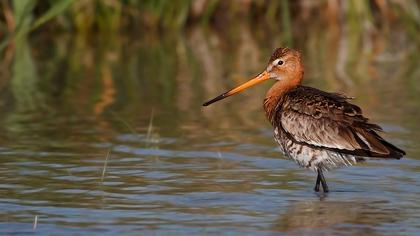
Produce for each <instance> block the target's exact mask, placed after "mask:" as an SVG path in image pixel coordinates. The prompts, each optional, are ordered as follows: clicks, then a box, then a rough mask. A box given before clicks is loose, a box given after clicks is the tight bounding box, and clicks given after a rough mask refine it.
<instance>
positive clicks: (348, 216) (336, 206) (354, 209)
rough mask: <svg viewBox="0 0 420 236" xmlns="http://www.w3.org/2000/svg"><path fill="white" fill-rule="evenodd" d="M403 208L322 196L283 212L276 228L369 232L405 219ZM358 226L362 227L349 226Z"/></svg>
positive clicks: (279, 229)
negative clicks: (403, 217)
mask: <svg viewBox="0 0 420 236" xmlns="http://www.w3.org/2000/svg"><path fill="white" fill-rule="evenodd" d="M401 218H402V214H401V211H400V210H399V209H397V208H395V207H393V206H392V207H391V205H390V204H389V203H388V202H387V201H380V200H377V201H367V200H352V201H329V200H328V199H327V198H326V195H320V200H319V201H308V202H295V203H293V204H291V205H290V206H289V208H288V209H287V211H286V212H284V213H283V214H282V215H280V216H279V217H278V218H277V219H276V221H275V223H274V224H273V228H272V230H275V231H280V232H312V233H315V232H319V233H323V234H324V233H326V234H328V233H332V234H333V233H334V232H335V231H337V232H340V231H343V230H346V232H347V231H348V230H351V231H354V232H350V231H348V233H350V234H353V233H354V234H356V233H363V234H366V233H369V234H372V233H374V231H375V227H374V226H378V225H380V224H384V223H392V222H397V221H399V220H401ZM350 225H352V226H354V225H357V226H358V227H349V226H350Z"/></svg>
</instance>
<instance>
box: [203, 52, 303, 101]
mask: <svg viewBox="0 0 420 236" xmlns="http://www.w3.org/2000/svg"><path fill="white" fill-rule="evenodd" d="M302 76H303V65H302V62H301V57H300V53H299V52H297V51H295V50H293V49H289V48H277V49H276V50H275V51H274V53H273V54H272V55H271V57H270V60H269V61H268V65H267V67H266V69H265V70H264V71H263V72H262V73H260V74H259V75H257V76H256V77H254V78H253V79H251V80H249V81H247V82H245V83H243V84H241V85H239V86H238V87H236V88H234V89H231V90H229V91H227V92H226V93H223V94H221V95H219V96H217V97H215V98H213V99H211V100H209V101H207V102H205V103H204V104H203V106H208V105H210V104H212V103H214V102H217V101H219V100H222V99H224V98H227V97H229V96H232V95H234V94H237V93H239V92H241V91H243V90H245V89H247V88H249V87H252V86H254V85H256V84H259V83H261V82H263V81H266V80H269V79H275V80H277V81H285V82H295V81H294V80H298V81H297V82H300V80H301V79H302Z"/></svg>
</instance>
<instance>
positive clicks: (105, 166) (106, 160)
mask: <svg viewBox="0 0 420 236" xmlns="http://www.w3.org/2000/svg"><path fill="white" fill-rule="evenodd" d="M111 150H112V149H111V148H110V149H109V150H108V153H107V154H106V158H105V163H104V168H103V169H102V176H101V182H102V183H103V182H104V178H105V173H106V168H107V167H108V160H109V156H110V155H111Z"/></svg>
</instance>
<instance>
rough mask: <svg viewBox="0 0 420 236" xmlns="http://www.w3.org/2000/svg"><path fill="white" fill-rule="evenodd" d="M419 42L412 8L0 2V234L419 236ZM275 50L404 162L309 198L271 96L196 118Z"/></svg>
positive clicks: (266, 1) (284, 2)
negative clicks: (360, 112)
mask: <svg viewBox="0 0 420 236" xmlns="http://www.w3.org/2000/svg"><path fill="white" fill-rule="evenodd" d="M419 30H420V11H419V1H417V0H366V1H364V0H360V1H359V0H349V1H341V0H319V1H317V0H297V1H292V0H290V1H289V0H278V1H276V0H232V1H222V0H173V1H170V0H139V1H136V0H45V1H44V0H43V1H41V0H38V1H36V0H0V114H1V116H0V182H1V183H2V184H1V188H0V191H1V193H2V194H1V195H2V198H3V199H1V200H0V222H2V223H1V224H0V226H3V227H2V228H0V232H2V233H12V232H13V233H14V232H21V233H27V232H30V231H32V230H33V229H32V228H35V229H36V230H39V231H41V232H52V231H54V230H57V232H63V231H64V232H68V233H74V232H79V233H80V232H86V231H91V233H95V232H111V233H121V232H122V233H124V232H125V233H127V232H128V233H130V232H136V230H139V229H141V230H145V229H147V230H150V231H153V232H156V231H157V232H161V233H168V232H172V233H174V232H175V233H176V232H178V233H179V232H182V233H196V234H197V233H202V232H207V233H220V232H225V230H230V231H232V232H234V233H235V232H236V233H244V232H245V233H250V234H253V235H255V234H256V233H258V232H268V233H270V232H271V233H273V232H285V233H288V232H295V231H296V230H303V232H318V233H334V234H335V233H337V232H342V230H343V229H346V230H352V231H348V232H353V233H366V232H367V233H379V234H383V233H389V234H390V235H393V234H394V233H401V232H406V233H408V234H409V233H410V232H411V233H415V232H418V230H419V225H418V223H415V220H413V219H414V218H413V217H418V216H419V215H420V214H419V208H418V206H419V205H420V202H418V201H419V200H418V199H417V197H415V196H418V195H416V194H418V193H420V186H419V184H418V183H419V180H420V176H419V174H418V173H419V171H420V164H419V161H420V159H419V154H420V145H419V143H420V125H419V123H418V120H419V117H420V79H419V77H420V64H419V57H420V53H419V46H420V40H419V39H420V37H419ZM284 46H287V47H291V48H295V49H297V50H299V51H300V52H301V53H302V55H303V58H304V64H305V80H304V84H305V85H310V86H314V87H317V88H320V89H323V90H327V91H339V92H344V93H346V94H347V95H349V96H354V97H356V99H355V100H354V102H355V103H356V104H358V105H360V106H361V107H362V108H363V109H364V112H365V114H366V115H367V116H369V117H371V118H372V121H373V122H376V123H379V124H380V125H381V126H383V127H384V129H385V131H387V134H385V136H386V137H387V138H390V139H391V141H392V142H393V143H395V144H396V145H398V146H401V147H402V148H403V149H405V150H406V151H407V152H408V154H409V155H408V157H407V158H406V159H405V160H404V161H400V162H395V163H393V162H375V161H374V162H372V163H373V164H370V165H371V166H369V168H370V169H369V173H368V174H367V173H366V172H367V171H368V169H367V168H366V166H365V167H363V166H362V167H353V168H352V169H348V170H347V169H346V170H340V171H337V172H336V173H335V174H333V173H331V174H329V176H327V179H330V181H331V183H332V186H331V187H330V188H332V189H334V188H338V189H339V187H338V186H340V187H341V189H339V191H337V192H332V193H331V194H330V196H329V198H330V199H331V198H333V201H332V202H331V201H330V202H329V201H328V200H323V201H322V202H321V201H320V199H319V198H318V197H317V196H314V195H312V192H311V190H312V185H313V182H314V181H315V179H314V176H313V175H312V173H309V172H305V170H302V169H299V168H297V167H296V166H295V165H294V164H293V163H291V162H289V161H285V160H283V159H281V158H279V157H281V154H280V153H279V152H278V151H277V149H276V148H275V146H276V144H275V143H274V141H273V140H272V133H271V132H272V128H271V127H270V125H269V124H268V122H267V121H266V120H265V117H264V115H263V112H262V99H263V97H264V94H265V91H266V90H267V89H268V88H269V87H270V86H271V84H270V82H267V83H266V84H263V85H261V86H259V87H255V88H253V89H251V90H249V91H247V92H245V93H243V94H241V95H238V96H235V97H232V98H230V99H227V100H225V101H223V102H221V103H218V104H215V105H213V106H211V107H208V108H205V109H203V108H202V107H201V104H202V102H203V101H205V100H207V99H208V98H212V97H214V96H215V95H218V94H220V93H222V92H224V91H226V90H227V89H229V88H231V87H233V86H235V85H237V84H238V83H241V82H243V81H245V80H247V79H248V78H250V77H251V76H254V75H256V74H258V73H259V72H261V71H262V70H263V69H264V68H265V66H266V63H267V61H268V59H269V57H270V55H271V53H272V51H273V50H274V49H275V48H277V47H284ZM108 161H109V162H108ZM406 173H409V174H410V177H407V176H406ZM387 174H388V175H391V176H389V177H386V178H385V177H384V178H380V176H387ZM358 188H361V191H362V193H360V192H357V190H358ZM369 191H370V192H369ZM382 192H388V193H389V194H388V195H386V196H383V197H382V198H379V199H377V198H375V197H373V196H382ZM401 193H404V195H401ZM349 195H350V196H352V197H355V198H358V197H357V196H360V195H365V197H364V198H362V199H356V200H354V201H355V202H352V201H350V202H349V201H348V196H349ZM366 195H367V196H370V197H366ZM6 196H7V197H6ZM300 203H302V204H300ZM399 204H403V206H400V205H399ZM343 205H344V206H348V208H352V206H354V205H357V206H358V207H356V208H354V210H353V211H350V212H349V211H343V209H342V206H343ZM302 206H305V207H303V208H302ZM402 208H403V209H405V210H401V209H402ZM308 209H312V210H309V212H308ZM326 212H330V213H331V212H332V213H331V214H333V215H334V217H332V218H334V219H332V218H331V217H329V215H328V214H326ZM379 212H381V213H379ZM378 214H379V215H381V217H375V216H376V215H378ZM314 215H316V216H317V219H319V220H315V221H314V220H313V216H314ZM285 217H286V218H287V217H290V218H287V220H284V219H285ZM34 219H36V220H34ZM38 219H39V224H38V223H37V224H35V223H34V221H37V220H38ZM203 229H205V230H208V231H203ZM159 230H160V231H159ZM261 230H262V231H261ZM314 230H315V231H314ZM404 230H405V231H404ZM144 232H148V231H144ZM299 232H300V231H299Z"/></svg>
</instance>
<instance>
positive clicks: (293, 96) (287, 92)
mask: <svg viewBox="0 0 420 236" xmlns="http://www.w3.org/2000/svg"><path fill="white" fill-rule="evenodd" d="M268 79H275V80H277V82H276V83H275V84H274V85H273V86H272V87H271V88H270V89H269V90H268V92H267V95H266V97H265V99H264V110H265V113H266V116H267V118H268V120H269V121H270V122H271V124H272V125H273V127H274V138H275V140H276V141H277V142H278V144H279V146H280V149H281V151H282V152H283V153H284V154H285V155H286V156H287V157H289V158H290V159H292V160H294V161H295V162H297V163H298V164H299V165H300V166H302V167H305V168H309V169H312V170H314V171H317V172H318V177H317V181H316V185H315V191H319V184H320V183H321V184H322V186H323V189H324V191H325V192H328V186H327V184H326V181H325V178H324V176H323V170H330V169H333V168H337V167H341V166H347V165H353V164H356V163H357V162H359V161H364V160H365V159H366V158H367V157H378V158H395V159H400V158H401V157H402V156H403V155H405V152H404V151H403V150H401V149H399V148H397V147H396V146H394V145H392V144H391V143H389V142H387V141H386V140H384V139H383V138H382V137H381V136H380V135H379V134H378V132H381V131H382V129H381V127H379V126H378V125H376V124H372V123H369V120H368V119H367V118H366V117H364V116H363V114H362V110H361V109H360V108H359V107H358V106H356V105H353V104H351V103H349V99H350V98H349V97H346V96H345V95H342V94H338V93H328V92H324V91H321V90H318V89H315V88H311V87H306V86H302V85H300V83H301V81H302V79H303V63H302V60H301V56H300V54H299V53H298V52H297V51H295V50H292V49H288V48H279V49H277V50H275V51H274V53H273V55H272V56H271V58H270V60H269V62H268V65H267V68H266V70H265V71H264V72H263V73H261V74H260V75H258V76H257V77H255V78H254V79H252V80H250V81H248V82H246V83H244V84H242V85H240V86H238V87H236V88H235V89H232V90H230V91H228V92H226V93H224V94H222V95H220V96H218V97H216V98H214V99H213V100H210V101H209V102H207V103H205V104H203V105H205V106H207V105H209V104H211V103H213V102H215V101H218V100H221V99H223V98H226V97H228V96H230V95H233V94H235V93H238V92H240V91H242V90H244V89H246V88H248V87H251V86H253V85H255V84H257V83H260V82H262V81H265V80H268Z"/></svg>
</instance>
